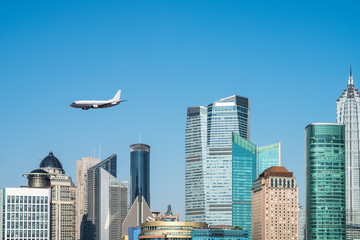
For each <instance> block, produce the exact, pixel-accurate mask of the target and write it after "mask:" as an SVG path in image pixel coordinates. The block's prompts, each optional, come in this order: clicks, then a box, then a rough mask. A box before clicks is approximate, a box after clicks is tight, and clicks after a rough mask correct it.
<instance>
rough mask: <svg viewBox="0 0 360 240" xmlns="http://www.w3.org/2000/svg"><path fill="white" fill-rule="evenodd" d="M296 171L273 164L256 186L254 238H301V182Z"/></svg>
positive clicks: (253, 211)
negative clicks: (298, 181)
mask: <svg viewBox="0 0 360 240" xmlns="http://www.w3.org/2000/svg"><path fill="white" fill-rule="evenodd" d="M295 181H296V179H295V177H294V176H293V173H292V172H289V171H288V170H287V169H286V168H284V167H270V168H268V169H266V170H265V171H264V172H263V173H261V174H260V176H259V178H258V179H256V180H255V182H254V188H253V189H252V239H253V240H265V239H292V240H298V239H299V232H298V231H299V228H298V227H299V218H298V209H299V208H298V204H299V199H298V185H296V182H295Z"/></svg>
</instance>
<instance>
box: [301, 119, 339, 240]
mask: <svg viewBox="0 0 360 240" xmlns="http://www.w3.org/2000/svg"><path fill="white" fill-rule="evenodd" d="M344 141H345V126H344V125H340V124H326V123H319V124H310V125H308V126H307V127H306V129H305V158H306V231H307V234H306V236H307V239H317V240H323V239H324V240H325V239H327V240H330V239H334V240H335V239H337V240H339V239H345V235H346V234H345V143H344Z"/></svg>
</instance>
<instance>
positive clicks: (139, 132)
mask: <svg viewBox="0 0 360 240" xmlns="http://www.w3.org/2000/svg"><path fill="white" fill-rule="evenodd" d="M139 144H141V132H139Z"/></svg>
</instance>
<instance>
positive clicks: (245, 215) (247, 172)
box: [232, 133, 281, 238]
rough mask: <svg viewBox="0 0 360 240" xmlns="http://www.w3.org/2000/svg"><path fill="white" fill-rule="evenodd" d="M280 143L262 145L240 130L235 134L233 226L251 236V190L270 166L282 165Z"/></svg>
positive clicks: (233, 148)
mask: <svg viewBox="0 0 360 240" xmlns="http://www.w3.org/2000/svg"><path fill="white" fill-rule="evenodd" d="M280 150H281V149H280V143H275V144H271V145H268V146H264V147H258V146H256V145H255V144H253V143H251V142H250V141H248V140H246V139H245V138H243V137H241V136H239V135H238V134H236V133H233V135H232V225H233V226H239V227H241V228H243V229H244V230H247V231H249V238H251V234H252V231H251V228H252V226H251V215H252V213H251V212H252V210H251V207H252V200H251V189H252V188H253V186H254V181H255V180H256V179H257V177H258V176H259V175H260V174H261V173H262V172H263V171H264V170H265V169H267V168H268V167H269V166H280V165H281V153H280Z"/></svg>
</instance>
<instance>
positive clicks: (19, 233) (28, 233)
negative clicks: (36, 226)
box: [6, 230, 48, 237]
mask: <svg viewBox="0 0 360 240" xmlns="http://www.w3.org/2000/svg"><path fill="white" fill-rule="evenodd" d="M6 236H7V237H47V236H48V231H47V230H44V231H43V230H36V231H35V230H11V231H10V230H8V231H7V233H6Z"/></svg>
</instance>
